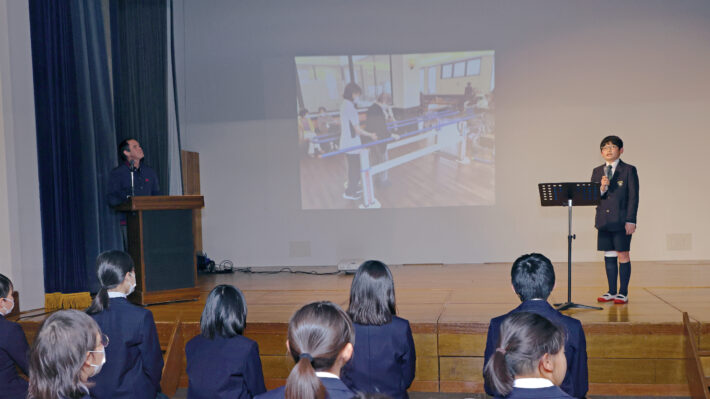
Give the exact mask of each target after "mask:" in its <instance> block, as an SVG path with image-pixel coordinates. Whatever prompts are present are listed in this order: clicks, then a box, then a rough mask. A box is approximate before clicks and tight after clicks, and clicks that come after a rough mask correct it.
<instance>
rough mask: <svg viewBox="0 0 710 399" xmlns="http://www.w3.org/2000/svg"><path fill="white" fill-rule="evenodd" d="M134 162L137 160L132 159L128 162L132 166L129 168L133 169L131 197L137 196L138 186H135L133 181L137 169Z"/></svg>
mask: <svg viewBox="0 0 710 399" xmlns="http://www.w3.org/2000/svg"><path fill="white" fill-rule="evenodd" d="M133 162H135V160H133V159H131V161H130V162H129V163H128V164H129V165H130V166H129V167H128V170H130V171H131V197H135V196H136V186H135V183H134V181H133V172H135V171H136V168H135V167H134V166H133Z"/></svg>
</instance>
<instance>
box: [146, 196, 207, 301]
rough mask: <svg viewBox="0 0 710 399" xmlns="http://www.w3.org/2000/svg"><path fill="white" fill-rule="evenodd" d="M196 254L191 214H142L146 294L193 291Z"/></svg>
mask: <svg viewBox="0 0 710 399" xmlns="http://www.w3.org/2000/svg"><path fill="white" fill-rule="evenodd" d="M186 232H190V234H186ZM194 254H195V245H194V237H193V235H192V211H191V210H189V209H175V210H169V211H144V212H143V259H144V261H145V264H146V266H147V267H146V270H145V277H146V279H145V281H146V287H145V290H146V291H148V292H151V291H161V290H174V289H177V288H191V287H194V286H195V273H194V266H195V265H194Z"/></svg>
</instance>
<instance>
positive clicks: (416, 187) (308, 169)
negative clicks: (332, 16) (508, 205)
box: [295, 50, 495, 209]
mask: <svg viewBox="0 0 710 399" xmlns="http://www.w3.org/2000/svg"><path fill="white" fill-rule="evenodd" d="M494 56H495V53H494V52H493V51H491V50H486V51H462V52H449V53H424V54H366V55H333V56H316V57H296V59H295V64H296V71H297V76H298V85H297V87H298V92H297V95H296V101H297V105H298V116H297V132H298V143H299V147H298V151H299V154H300V165H299V166H300V183H301V206H302V208H303V209H376V208H415V207H441V206H474V205H492V204H494V203H495V178H494V177H495V170H494V162H495V134H494V131H495V118H494V109H495V105H494V104H495V102H494V88H495V84H494V76H495V75H494V71H493V68H494Z"/></svg>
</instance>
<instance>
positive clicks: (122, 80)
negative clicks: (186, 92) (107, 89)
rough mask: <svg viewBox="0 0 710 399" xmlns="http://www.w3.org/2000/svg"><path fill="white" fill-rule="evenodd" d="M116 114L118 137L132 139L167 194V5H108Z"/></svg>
mask: <svg viewBox="0 0 710 399" xmlns="http://www.w3.org/2000/svg"><path fill="white" fill-rule="evenodd" d="M110 4H111V8H110V14H111V53H112V66H113V87H114V114H115V115H116V134H117V136H118V138H119V140H121V139H125V138H129V137H132V138H135V139H136V140H138V141H139V142H140V144H141V147H143V151H144V153H145V163H146V164H147V165H150V166H151V167H152V168H153V169H155V171H156V172H157V173H158V179H159V180H160V182H159V183H160V191H161V194H163V195H166V194H167V193H168V192H169V183H170V180H169V169H170V167H169V163H168V101H167V90H168V86H167V65H168V64H167V61H168V60H167V55H168V48H167V34H168V31H167V13H168V9H167V2H166V0H120V1H119V0H111V3H110Z"/></svg>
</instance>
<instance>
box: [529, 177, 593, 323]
mask: <svg viewBox="0 0 710 399" xmlns="http://www.w3.org/2000/svg"><path fill="white" fill-rule="evenodd" d="M538 188H539V190H540V202H541V205H542V206H555V205H557V206H560V205H563V206H564V205H566V206H567V215H568V216H567V217H568V220H567V302H564V303H556V304H554V305H555V307H557V310H560V311H562V310H567V309H595V310H602V309H603V308H601V307H598V306H589V305H582V304H578V303H574V302H572V240H574V239H576V238H577V236H576V235H575V234H572V206H573V205H581V206H589V205H597V204H598V203H599V184H598V183H588V182H580V183H541V184H538ZM573 199H574V201H576V203H573Z"/></svg>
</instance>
